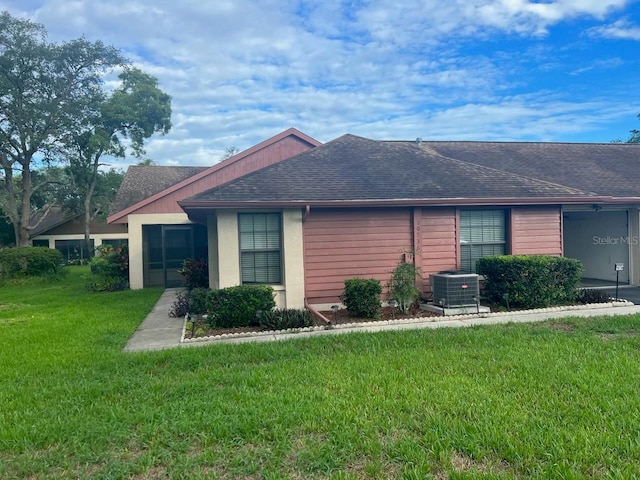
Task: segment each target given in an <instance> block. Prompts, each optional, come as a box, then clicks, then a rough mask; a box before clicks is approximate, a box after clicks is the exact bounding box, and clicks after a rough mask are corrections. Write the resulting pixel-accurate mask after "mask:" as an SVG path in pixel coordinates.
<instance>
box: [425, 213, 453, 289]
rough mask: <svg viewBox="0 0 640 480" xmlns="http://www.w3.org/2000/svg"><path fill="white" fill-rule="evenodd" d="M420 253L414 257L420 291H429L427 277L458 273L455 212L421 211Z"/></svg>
mask: <svg viewBox="0 0 640 480" xmlns="http://www.w3.org/2000/svg"><path fill="white" fill-rule="evenodd" d="M421 217H422V218H421V220H422V221H421V224H420V226H421V230H420V237H421V243H422V249H421V252H420V254H419V256H418V258H419V260H420V264H419V265H418V266H419V267H420V270H421V272H422V290H423V291H424V292H428V291H431V286H430V285H429V275H430V274H432V273H438V272H442V271H445V270H458V266H459V264H460V261H459V248H458V247H459V245H460V242H459V239H458V229H457V225H458V216H457V213H456V210H455V208H429V209H428V208H424V209H422V215H421Z"/></svg>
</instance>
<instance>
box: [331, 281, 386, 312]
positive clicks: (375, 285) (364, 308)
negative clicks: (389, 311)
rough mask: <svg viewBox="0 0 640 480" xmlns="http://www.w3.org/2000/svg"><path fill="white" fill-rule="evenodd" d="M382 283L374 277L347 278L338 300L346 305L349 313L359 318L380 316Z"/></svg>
mask: <svg viewBox="0 0 640 480" xmlns="http://www.w3.org/2000/svg"><path fill="white" fill-rule="evenodd" d="M381 294H382V285H380V281H379V280H376V279H375V278H369V279H364V278H349V279H347V280H345V281H344V292H343V293H342V295H341V296H340V300H342V302H343V303H344V304H345V306H346V307H347V311H348V312H349V315H351V316H353V317H359V318H377V317H379V316H380V295H381Z"/></svg>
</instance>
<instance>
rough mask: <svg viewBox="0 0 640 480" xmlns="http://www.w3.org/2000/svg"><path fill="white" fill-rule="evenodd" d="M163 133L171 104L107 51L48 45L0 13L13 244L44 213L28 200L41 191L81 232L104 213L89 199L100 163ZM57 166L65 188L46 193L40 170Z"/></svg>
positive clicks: (42, 35)
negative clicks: (53, 197)
mask: <svg viewBox="0 0 640 480" xmlns="http://www.w3.org/2000/svg"><path fill="white" fill-rule="evenodd" d="M115 69H121V73H120V75H119V80H120V85H119V86H118V87H117V88H116V89H115V90H113V91H108V90H107V89H106V88H105V86H104V78H105V75H106V74H107V73H109V72H112V71H114V70H115ZM170 128H171V97H170V96H169V95H167V94H166V93H164V92H163V91H162V90H160V88H159V87H158V81H157V79H156V78H155V77H153V76H151V75H148V74H146V73H144V72H142V71H141V70H139V69H136V68H132V67H131V66H130V65H128V63H127V61H126V59H124V58H123V57H122V56H121V54H120V52H119V51H118V50H116V49H115V48H114V47H111V46H106V45H104V44H103V43H102V42H100V41H96V42H89V41H87V40H86V39H84V38H79V39H75V40H71V41H68V42H62V43H50V42H48V41H47V32H46V30H45V28H44V27H43V26H42V25H40V24H37V23H34V22H31V21H29V20H23V19H17V18H14V17H12V16H11V15H10V14H9V13H7V12H3V13H2V14H0V187H2V188H1V189H0V212H3V214H4V215H5V216H6V217H8V218H9V219H10V220H11V223H12V224H13V229H14V233H15V238H16V244H17V245H27V244H28V242H29V228H30V218H31V214H32V213H33V212H34V211H37V210H38V209H43V208H47V206H50V205H51V203H49V204H46V202H45V204H42V202H40V201H38V202H37V201H36V200H38V199H40V198H41V197H42V198H44V196H46V195H44V194H45V192H48V193H47V195H49V193H50V192H51V191H58V193H59V194H60V195H59V197H58V198H57V201H58V203H59V204H60V205H62V206H66V207H67V208H68V209H72V210H74V211H75V210H77V209H78V208H79V207H78V205H82V207H81V208H79V209H80V210H81V211H82V212H84V213H85V219H86V225H87V227H86V229H88V222H89V221H90V219H91V218H92V217H93V216H95V214H96V213H97V212H98V211H100V210H101V209H104V208H105V205H104V203H103V202H102V201H101V200H99V199H98V196H97V195H96V193H97V192H98V190H99V189H100V188H101V187H100V185H99V184H98V183H99V182H101V181H102V180H101V179H100V177H99V167H100V166H101V163H100V160H101V158H102V157H103V156H107V155H108V156H115V157H122V156H124V155H125V153H126V151H127V150H130V151H131V153H133V155H135V156H136V157H138V158H140V157H141V156H142V155H143V154H144V142H145V140H146V139H148V138H149V137H151V136H152V135H153V134H155V133H159V134H165V133H167V132H168V131H169V129H170ZM62 162H66V165H67V167H66V168H65V169H63V171H64V174H66V175H67V179H68V180H67V188H62V189H59V190H56V189H55V188H54V189H53V190H52V189H51V187H50V184H51V180H52V176H51V175H50V174H49V173H52V172H56V173H58V172H57V171H56V170H51V169H50V168H49V167H51V166H55V165H56V164H60V163H62ZM45 167H46V168H45ZM44 170H46V171H47V172H48V173H47V174H43V173H42V172H43V171H44ZM103 173H104V172H103ZM104 176H105V178H106V177H107V176H108V175H106V173H105V175H104ZM54 183H55V182H54ZM69 185H72V186H73V191H71V189H70V188H68V187H69ZM40 191H41V192H40ZM39 192H40V193H39ZM74 197H75V198H74ZM101 198H102V197H101ZM41 213H42V212H41ZM39 217H41V218H43V215H39ZM85 236H88V232H85Z"/></svg>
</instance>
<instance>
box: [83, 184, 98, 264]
mask: <svg viewBox="0 0 640 480" xmlns="http://www.w3.org/2000/svg"><path fill="white" fill-rule="evenodd" d="M95 188H96V179H95V177H94V178H93V180H92V181H91V185H90V186H89V190H88V191H87V194H86V195H85V197H84V201H83V209H84V245H85V253H86V258H87V260H91V258H93V248H91V217H92V215H91V198H92V197H93V192H94V190H95Z"/></svg>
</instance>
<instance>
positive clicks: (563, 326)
mask: <svg viewBox="0 0 640 480" xmlns="http://www.w3.org/2000/svg"><path fill="white" fill-rule="evenodd" d="M548 326H549V328H550V329H551V330H556V331H558V332H573V331H574V330H575V329H576V326H575V324H573V323H567V322H549V324H548Z"/></svg>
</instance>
